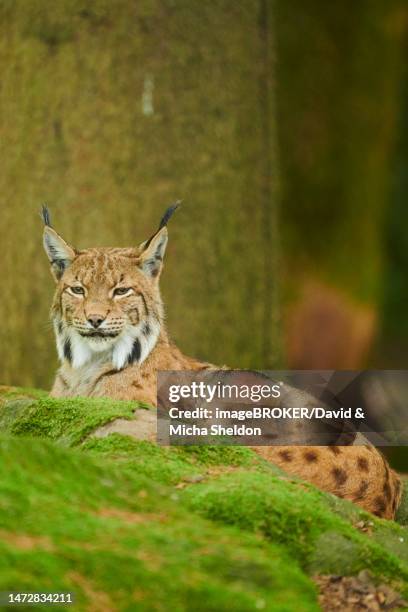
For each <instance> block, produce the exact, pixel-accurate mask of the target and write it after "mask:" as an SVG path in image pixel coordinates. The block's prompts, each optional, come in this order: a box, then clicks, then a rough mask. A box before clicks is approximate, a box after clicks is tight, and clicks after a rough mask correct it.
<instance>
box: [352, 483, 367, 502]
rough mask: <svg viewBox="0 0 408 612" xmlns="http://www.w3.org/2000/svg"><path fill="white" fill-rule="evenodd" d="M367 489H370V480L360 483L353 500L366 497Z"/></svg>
mask: <svg viewBox="0 0 408 612" xmlns="http://www.w3.org/2000/svg"><path fill="white" fill-rule="evenodd" d="M367 489H368V480H362V481H361V483H360V486H359V488H358V489H357V491H356V493H355V495H354V497H353V500H354V501H359V500H361V499H363V498H364V495H365V494H366V493H367Z"/></svg>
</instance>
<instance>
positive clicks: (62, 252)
mask: <svg viewBox="0 0 408 612" xmlns="http://www.w3.org/2000/svg"><path fill="white" fill-rule="evenodd" d="M42 216H43V220H44V223H45V227H44V235H43V244H44V249H45V252H46V253H47V257H48V259H49V260H50V263H51V271H52V274H53V276H54V278H55V279H56V280H59V279H60V278H61V276H62V275H63V274H64V272H65V270H66V269H67V268H68V267H69V266H70V265H71V263H72V262H73V260H74V259H75V255H76V254H75V250H74V249H73V248H72V247H70V246H69V244H67V243H66V242H65V240H64V239H63V238H61V236H60V235H59V234H57V232H56V231H55V230H54V229H52V227H51V224H50V215H49V211H48V209H47V208H46V207H45V206H44V207H43V210H42Z"/></svg>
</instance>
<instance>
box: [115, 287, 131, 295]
mask: <svg viewBox="0 0 408 612" xmlns="http://www.w3.org/2000/svg"><path fill="white" fill-rule="evenodd" d="M131 291H132V288H131V287H116V289H114V290H113V295H127V294H128V293H130V292H131Z"/></svg>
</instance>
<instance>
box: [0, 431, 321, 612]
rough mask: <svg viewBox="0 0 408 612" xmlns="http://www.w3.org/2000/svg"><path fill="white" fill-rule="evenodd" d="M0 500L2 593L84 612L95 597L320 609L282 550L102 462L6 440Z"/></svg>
mask: <svg viewBox="0 0 408 612" xmlns="http://www.w3.org/2000/svg"><path fill="white" fill-rule="evenodd" d="M22 444H24V453H23V454H22V452H21V449H22ZM0 498H1V500H2V502H1V505H0V523H1V525H2V531H1V533H2V538H1V543H0V552H1V554H0V589H1V590H8V589H15V588H16V585H18V587H19V588H21V589H24V590H35V588H36V587H38V584H41V585H42V587H43V588H48V589H52V590H54V589H57V590H71V591H74V592H75V594H76V596H77V601H78V604H77V605H78V607H77V609H79V610H82V609H85V607H86V605H87V604H89V600H90V599H92V598H93V597H98V598H99V599H100V600H102V601H105V603H106V608H107V609H109V608H110V607H112V609H113V607H114V606H112V602H115V605H116V606H117V607H118V609H130V607H131V606H132V605H133V606H136V604H137V603H140V609H141V610H152V609H155V610H168V609H172V610H184V609H186V608H187V609H194V610H227V609H231V608H232V609H234V610H242V611H244V610H249V609H256V608H265V609H272V606H273V605H276V606H279V607H278V608H276V609H279V610H282V611H284V610H287V611H288V612H289V611H290V610H293V609H295V607H296V609H299V610H305V611H307V610H317V609H318V607H317V605H316V595H315V591H314V587H313V585H312V584H311V582H310V581H309V580H308V579H307V577H306V576H305V575H304V574H303V573H302V572H301V570H300V568H299V567H297V566H296V564H293V562H292V561H291V560H290V559H289V558H288V556H287V553H286V551H285V550H284V549H282V548H281V547H279V546H277V545H271V544H268V543H266V542H262V541H260V540H259V538H257V537H256V536H254V535H251V534H245V533H244V534H242V533H239V532H238V530H236V529H234V528H228V527H222V526H217V525H215V524H212V523H211V522H209V521H206V520H205V519H201V518H199V517H198V516H196V517H194V520H192V517H191V512H190V511H189V510H188V509H186V508H183V507H182V506H181V505H180V504H179V503H177V502H176V501H174V500H173V499H172V492H171V490H170V489H167V488H165V487H161V486H157V485H155V484H154V483H153V482H152V480H151V479H150V478H147V477H146V476H144V475H140V474H138V473H137V471H136V470H134V471H133V473H132V476H131V477H130V474H129V472H123V471H122V469H121V466H120V464H116V463H115V462H112V461H108V460H107V459H103V458H102V457H98V460H96V458H95V457H90V456H88V455H87V454H86V453H82V452H79V451H75V450H72V449H70V450H68V449H62V448H59V447H57V446H55V445H53V444H52V443H49V442H45V441H40V440H24V441H23V440H15V439H7V438H6V439H4V438H3V439H1V440H0ZM101 598H102V599H101ZM138 609H139V608H138Z"/></svg>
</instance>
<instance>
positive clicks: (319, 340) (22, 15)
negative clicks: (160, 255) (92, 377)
mask: <svg viewBox="0 0 408 612" xmlns="http://www.w3.org/2000/svg"><path fill="white" fill-rule="evenodd" d="M0 15H1V20H0V22H1V25H0V33H1V36H0V47H1V51H0V68H1V75H2V76H1V82H0V108H1V113H0V134H1V143H2V163H1V169H0V185H1V223H0V241H1V244H2V257H1V258H0V273H1V278H2V291H1V299H0V318H1V322H2V324H1V326H0V347H1V348H0V350H1V354H0V360H1V364H0V365H1V375H0V380H1V382H2V383H3V384H12V385H21V386H36V387H44V388H49V386H50V385H51V382H52V378H53V374H54V371H55V368H56V366H57V360H56V353H55V348H54V341H53V336H52V331H51V329H50V326H49V325H48V324H47V320H48V310H49V306H50V302H51V297H52V293H53V281H52V279H51V276H50V274H49V269H48V263H47V260H46V256H45V254H44V253H43V250H42V242H41V233H42V224H41V221H40V218H39V215H38V211H39V209H40V206H41V204H42V203H43V202H46V203H47V204H48V205H49V206H50V208H51V212H52V216H53V223H54V226H55V227H56V229H57V231H59V232H60V233H61V234H62V235H63V236H64V237H65V239H66V240H67V241H69V242H71V243H72V244H73V245H74V246H76V247H77V248H82V247H87V246H98V245H100V246H102V245H105V246H130V245H133V244H138V243H139V242H141V241H143V240H144V239H146V238H147V237H148V236H149V235H150V234H151V232H152V230H153V229H155V227H156V226H157V223H158V221H159V219H160V217H161V214H162V213H163V211H164V210H165V208H166V207H167V206H168V205H169V204H170V203H171V202H173V201H175V200H176V199H179V198H180V199H182V200H183V202H184V205H183V207H182V208H181V209H180V210H179V211H178V212H177V215H176V216H175V217H174V219H172V221H171V224H170V228H169V230H170V242H169V249H168V253H167V260H166V267H165V271H164V274H163V277H162V290H163V295H164V300H165V304H166V305H167V316H168V325H169V328H170V332H171V334H172V336H173V338H174V340H175V341H176V342H177V343H178V344H179V345H180V347H181V348H182V349H183V350H184V351H185V352H188V353H190V354H193V355H195V356H197V357H200V358H203V359H208V360H210V361H212V362H214V363H219V364H228V365H229V366H231V367H239V368H249V367H250V368H260V369H268V368H281V369H282V368H298V369H303V368H338V369H359V368H366V367H370V368H401V369H403V368H407V367H408V354H407V350H406V347H407V340H408V317H407V315H406V311H407V304H408V232H407V227H408V206H407V203H406V194H407V192H408V168H407V161H406V160H407V152H408V74H407V68H406V66H407V59H408V47H407V42H408V5H407V4H406V2H404V1H402V0H370V1H368V0H365V1H364V0H362V1H360V2H358V3H355V2H352V1H351V0H345V1H344V2H341V3H333V2H332V3H328V2H326V1H323V0H310V1H308V2H304V1H302V0H275V1H274V2H272V1H268V0H240V1H239V2H232V1H231V0H213V1H212V2H191V0H137V1H136V0H116V2H114V3H112V2H110V1H108V0H94V1H93V2H91V3H90V2H87V1H86V0H59V2H56V3H52V4H50V3H49V2H46V1H45V0H3V1H2V2H1V4H0Z"/></svg>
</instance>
